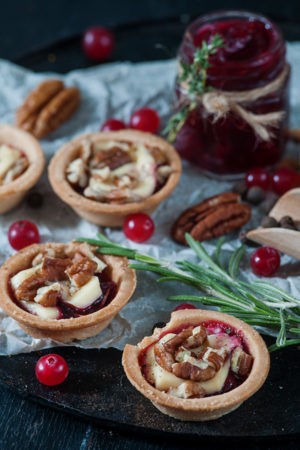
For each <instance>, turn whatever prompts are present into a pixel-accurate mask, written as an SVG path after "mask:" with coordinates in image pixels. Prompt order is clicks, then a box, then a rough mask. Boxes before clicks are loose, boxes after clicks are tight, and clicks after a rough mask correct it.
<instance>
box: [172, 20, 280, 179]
mask: <svg viewBox="0 0 300 450" xmlns="http://www.w3.org/2000/svg"><path fill="white" fill-rule="evenodd" d="M217 33H218V34H219V35H221V37H222V38H223V42H224V44H223V46H222V47H221V48H220V49H218V50H217V52H216V53H215V54H214V55H211V56H210V58H209V63H210V66H209V68H208V72H207V81H206V84H207V86H212V87H214V88H217V89H221V90H224V91H247V90H252V89H256V88H261V87H263V86H265V85H267V84H268V83H270V82H271V81H273V80H274V79H275V78H276V77H277V76H278V75H279V74H280V73H281V72H282V70H283V68H284V66H285V64H286V59H285V51H286V49H285V43H284V41H283V38H282V36H281V33H280V31H279V30H278V28H277V27H276V26H275V25H274V24H273V23H272V22H270V21H269V20H268V19H266V18H264V17H262V16H257V15H255V14H251V13H242V12H241V13H231V12H228V13H226V12H224V13H216V14H211V15H208V16H204V17H202V18H200V19H198V20H196V21H195V22H193V23H192V24H191V25H190V26H189V27H188V29H187V31H186V33H185V35H184V37H183V42H182V44H181V47H180V49H179V54H178V58H179V61H181V62H184V63H186V64H190V63H191V62H192V60H193V56H194V53H195V50H196V49H197V48H199V47H201V45H202V43H203V42H204V41H206V42H210V41H211V39H212V37H213V36H215V35H216V34H217ZM176 95H177V96H178V98H179V103H180V102H181V101H182V98H181V97H182V95H184V94H183V91H182V90H181V86H180V82H179V80H178V82H177V86H176ZM242 106H243V107H244V108H246V110H247V111H250V112H252V113H255V114H268V113H272V112H278V111H283V112H284V113H285V115H284V119H283V120H282V121H281V122H280V123H279V127H277V128H273V129H272V137H271V139H269V140H262V139H261V138H259V137H258V136H257V135H256V134H255V132H254V129H253V128H252V127H251V126H250V125H249V124H248V123H247V122H245V121H244V119H242V117H241V116H239V115H238V114H236V113H233V112H232V111H230V112H229V113H228V114H227V115H226V116H224V117H222V118H220V119H219V120H215V116H214V115H212V114H208V113H207V111H206V110H204V108H203V106H202V105H201V104H199V106H198V107H196V109H194V110H193V111H192V112H191V113H190V114H189V116H188V118H187V120H186V122H185V124H184V125H183V127H182V129H181V130H180V132H179V133H178V135H177V139H176V142H175V147H176V149H177V150H178V151H179V153H180V154H181V156H182V157H183V158H185V159H188V160H189V161H191V162H192V163H194V164H195V165H196V166H198V167H200V168H201V169H203V170H205V171H207V172H213V173H216V174H219V175H227V174H230V175H234V174H241V173H243V172H246V171H247V170H249V169H251V168H253V167H266V166H273V165H274V164H276V163H277V162H278V161H279V159H280V158H281V156H282V153H283V150H284V146H285V136H284V128H285V127H286V126H287V121H288V78H287V79H286V81H285V82H284V83H283V85H282V86H280V87H279V88H278V89H277V90H276V91H275V92H273V93H272V94H269V95H268V96H265V97H261V98H258V99H257V100H255V101H248V102H247V103H246V104H242Z"/></svg>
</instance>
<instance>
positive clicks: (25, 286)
mask: <svg viewBox="0 0 300 450" xmlns="http://www.w3.org/2000/svg"><path fill="white" fill-rule="evenodd" d="M46 281H47V278H45V276H43V275H40V274H34V275H32V276H31V277H29V278H26V280H24V281H23V283H21V284H20V286H18V287H17V289H16V290H15V292H14V294H15V297H16V299H17V300H19V301H21V300H27V301H32V300H33V299H34V297H35V296H36V293H37V290H38V289H39V288H40V287H42V286H44V284H45V282H46Z"/></svg>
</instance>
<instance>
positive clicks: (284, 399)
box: [0, 2, 300, 450]
mask: <svg viewBox="0 0 300 450" xmlns="http://www.w3.org/2000/svg"><path fill="white" fill-rule="evenodd" d="M59 3H60V4H61V2H59ZM170 3H172V8H171V9H172V13H171V12H170V13H169V14H167V15H168V19H166V18H165V17H163V16H162V15H160V17H155V19H154V17H151V16H149V17H148V16H147V14H144V16H143V17H142V21H141V17H140V14H139V13H136V14H135V13H134V14H131V13H129V15H130V20H132V23H131V25H130V24H129V23H128V18H126V20H125V19H124V21H123V23H122V20H119V21H117V22H111V21H109V20H107V18H105V17H104V19H103V21H102V23H103V24H107V25H113V28H114V32H115V33H116V40H117V48H116V51H115V53H114V55H113V61H120V60H124V59H126V60H130V61H146V60H147V61H149V60H155V59H165V58H169V57H174V56H175V54H176V48H177V46H178V43H179V41H180V39H181V36H182V32H183V30H184V28H185V26H186V21H189V20H191V19H192V18H193V17H195V16H196V15H199V14H200V13H201V12H203V11H202V6H203V2H197V8H191V6H190V5H191V3H193V4H194V2H190V3H189V6H187V4H186V2H184V4H185V6H184V11H181V12H183V13H186V12H187V13H188V14H184V15H183V16H181V17H180V16H179V15H178V12H179V11H177V10H176V8H175V9H173V2H170ZM215 3H218V2H215ZM233 3H234V2H232V4H231V5H228V6H230V7H232V6H236V5H233ZM248 3H250V2H248ZM265 3H267V2H265ZM271 3H272V5H271V6H270V10H268V8H267V6H266V7H264V8H263V7H262V5H260V9H263V10H264V12H265V13H268V14H269V15H270V16H272V18H273V19H275V20H276V21H277V22H278V23H279V24H280V26H281V27H282V28H283V33H284V36H285V37H286V39H289V40H297V39H298V40H299V39H300V27H299V24H298V21H297V14H296V13H293V14H290V15H291V17H293V19H294V22H293V21H292V20H291V17H289V15H288V13H289V12H291V11H287V14H282V13H283V11H281V7H280V13H279V12H278V11H277V12H276V8H275V7H274V4H273V2H270V4H271ZM124 5H125V4H124ZM69 6H70V4H69V3H68V7H69ZM216 6H217V5H215V4H214V5H213V6H210V5H209V6H207V8H208V9H212V8H215V7H216ZM126 7H127V3H126ZM176 7H178V2H176ZM203 7H204V6H203ZM218 7H219V6H218ZM244 7H245V8H247V7H248V8H250V5H248V4H247V5H245V6H244ZM251 7H252V3H251ZM51 8H52V4H51ZM198 8H199V10H198ZM205 8H206V7H205ZM13 9H14V10H15V8H13ZM112 9H113V10H114V9H115V8H113V7H112ZM177 9H178V8H177ZM196 9H197V11H196ZM252 9H258V6H257V5H256V6H253V7H252ZM271 12H272V13H271ZM114 14H115V12H114ZM176 14H177V15H176ZM46 15H47V24H48V25H47V26H48V28H49V30H48V34H47V33H44V36H43V38H42V39H39V38H38V39H37V38H36V36H39V37H40V35H39V34H37V32H36V31H35V30H34V35H35V38H34V39H33V41H34V42H35V44H33V41H32V43H29V42H28V43H27V49H26V45H24V46H23V45H21V46H19V42H20V37H19V34H18V37H17V40H18V42H17V43H18V45H17V46H16V47H15V51H14V52H12V51H10V54H8V55H7V56H8V57H10V56H9V55H11V58H12V59H13V60H14V62H16V63H18V64H21V65H23V66H24V67H27V68H29V69H32V70H35V71H49V70H50V71H56V72H59V73H64V72H67V71H69V70H72V69H77V68H80V67H88V66H90V65H91V63H90V62H89V61H87V60H86V59H85V58H84V56H83V54H82V52H81V48H80V41H81V38H80V34H79V31H81V30H82V29H84V28H85V27H86V26H88V25H90V24H91V20H88V19H87V18H85V19H84V20H83V21H82V23H78V24H77V26H76V27H74V24H70V26H69V25H68V24H66V28H65V27H64V29H63V32H62V34H61V36H60V39H59V41H58V42H56V41H55V39H56V38H57V37H58V36H59V35H58V34H55V38H54V39H53V38H52V37H53V36H54V34H53V29H55V24H56V20H55V21H54V22H55V23H54V22H53V23H52V22H51V17H50V19H49V14H46ZM62 16H66V15H63V14H62ZM2 17H3V19H4V20H5V22H6V21H7V19H6V16H5V15H2ZM95 17H96V15H95ZM99 17H101V19H102V17H103V15H101V14H100V15H98V16H97V20H94V19H93V21H94V22H95V23H96V22H98V23H99V22H100V21H99V19H98V18H99ZM15 19H16V16H15ZM23 19H24V17H23V15H22V14H21V15H20V20H21V21H22V23H23V22H24V20H23ZM25 19H26V18H25ZM49 20H50V21H49ZM25 25H26V20H25ZM43 27H44V28H45V25H43ZM25 28H26V30H29V29H31V28H30V27H29V28H28V26H27V27H26V26H25ZM75 28H77V29H75ZM3 30H4V28H3V27H2V31H3ZM4 31H5V30H4ZM0 34H1V33H0ZM27 35H28V32H27V31H26V36H27ZM137 35H138V36H139V39H137V38H136V37H137ZM6 36H8V34H6ZM4 37H5V36H4ZM62 38H63V39H62ZM6 40H7V38H6ZM46 41H48V43H49V42H52V44H51V45H49V46H47V47H45V42H46ZM2 42H4V41H3V40H2ZM29 44H30V45H31V48H29ZM23 47H24V48H23ZM25 49H26V51H25ZM29 50H30V51H29ZM2 56H5V53H3V52H2ZM55 350H56V351H57V352H58V353H60V354H62V355H63V356H65V357H66V359H67V360H68V363H69V365H70V369H71V372H70V376H69V379H68V380H67V381H66V382H65V383H64V384H63V385H61V386H60V387H57V388H47V387H44V386H41V385H40V384H39V383H38V382H37V381H36V379H35V376H34V365H35V362H36V360H37V359H38V357H39V356H40V355H42V354H44V353H48V352H50V351H52V350H47V351H44V352H38V353H36V352H35V353H32V354H25V355H16V356H12V357H0V399H1V401H2V416H1V413H0V422H1V420H2V422H1V423H2V425H1V428H0V429H1V433H2V434H1V435H0V448H1V449H2V448H7V449H10V448H20V443H21V442H22V449H24V450H25V449H27V448H30V450H34V449H40V448H50V447H51V448H55V449H57V450H58V449H68V448H70V449H71V448H72V450H73V449H75V448H79V447H80V449H85V448H88V449H92V448H93V449H94V448H95V449H96V448H97V449H98V448H101V449H102V448H105V449H106V450H108V449H110V448H112V449H114V450H116V449H122V450H125V449H127V448H128V449H130V450H132V449H133V448H135V449H136V448H138V449H139V450H142V449H147V450H148V449H149V450H150V449H151V450H154V449H155V450H159V449H161V448H165V449H167V448H170V449H171V448H172V450H176V449H177V448H178V449H179V448H180V449H182V448H186V443H188V446H189V448H190V449H192V448H196V447H197V448H198V447H199V444H201V445H204V446H205V449H206V450H211V449H212V448H215V447H211V445H212V446H214V443H216V442H218V441H220V440H224V439H225V440H226V442H227V443H229V441H230V448H231V449H232V450H234V449H237V448H238V449H240V448H241V447H240V445H241V443H242V448H244V449H246V448H249V447H248V446H249V445H253V447H251V448H254V447H255V449H261V448H264V450H269V449H270V450H271V449H272V450H275V448H276V449H280V450H282V448H284V449H285V450H288V449H289V450H293V449H296V448H298V447H297V444H296V441H297V438H298V437H299V433H300V425H299V422H300V421H299V413H300V411H299V386H298V384H297V382H298V379H299V376H298V372H299V351H297V349H295V348H294V349H292V348H290V349H286V350H284V351H282V352H280V353H277V354H273V355H272V369H271V373H270V376H269V378H268V380H267V382H266V384H265V386H264V387H263V389H262V390H261V391H260V392H259V393H257V394H256V395H255V396H254V397H253V398H252V399H250V400H249V401H248V402H246V403H245V404H244V405H242V406H241V407H240V408H239V409H238V410H237V411H236V412H233V413H232V414H230V415H228V416H227V417H224V418H223V419H220V420H218V421H214V422H208V423H203V424H199V423H198V424H193V423H181V422H178V421H176V420H173V419H171V418H168V417H167V416H164V415H162V414H161V413H159V412H158V411H157V410H156V409H155V408H154V407H153V406H152V405H151V403H150V402H149V401H148V400H146V399H144V398H143V397H142V396H141V395H140V394H139V393H138V392H136V391H135V389H134V388H133V387H132V386H131V385H130V384H129V382H128V381H127V379H126V377H125V375H124V373H123V371H122V368H121V352H119V351H117V350H114V349H109V350H99V351H98V350H85V351H84V350H80V349H77V348H73V347H72V348H70V347H69V348H58V349H55ZM298 383H299V382H298ZM2 388H4V389H2ZM6 388H9V389H10V390H11V393H10V392H9V391H8V390H7V389H6ZM4 391H6V393H4ZM14 393H18V394H20V395H21V396H22V397H23V398H27V399H30V400H33V401H34V402H35V403H36V405H34V404H32V403H29V402H26V401H24V400H22V399H19V398H17V397H16V396H15V395H14ZM37 403H40V404H43V405H46V406H48V407H50V408H51V409H49V408H48V409H43V408H42V406H39V405H37ZM53 409H56V410H59V411H54V410H53ZM64 412H66V413H70V414H71V415H73V418H72V416H71V415H69V416H67V415H64V414H63V413H64ZM74 416H77V417H78V419H75V417H74ZM80 419H83V420H85V421H86V422H87V423H88V422H94V423H95V424H96V425H97V424H98V425H102V426H103V429H102V428H100V427H94V426H93V425H87V426H86V428H85V426H84V424H83V423H82V422H81V421H80ZM106 430H107V431H106ZM112 430H113V431H112ZM3 433H5V434H3ZM145 435H146V436H147V443H146V441H145ZM49 437H51V445H50V444H49ZM150 437H151V439H149V438H150ZM36 438H38V439H39V440H38V441H37V440H36ZM100 441H101V444H99V442H100ZM208 441H210V442H211V444H208V443H207V442H208ZM162 442H163V444H162ZM47 443H48V444H49V446H47V445H48V444H47ZM251 443H252V444H251ZM216 445H218V444H216Z"/></svg>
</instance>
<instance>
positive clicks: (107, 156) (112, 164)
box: [91, 146, 132, 170]
mask: <svg viewBox="0 0 300 450" xmlns="http://www.w3.org/2000/svg"><path fill="white" fill-rule="evenodd" d="M130 162H132V159H131V158H130V155H129V153H128V152H125V151H124V150H122V149H121V148H119V147H117V146H115V147H112V148H110V149H109V150H100V151H97V152H96V154H95V155H94V156H93V158H92V160H91V166H92V167H95V168H97V169H101V168H103V167H109V168H110V170H114V169H117V168H118V167H121V166H123V165H124V164H127V163H130Z"/></svg>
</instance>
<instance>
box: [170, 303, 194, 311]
mask: <svg viewBox="0 0 300 450" xmlns="http://www.w3.org/2000/svg"><path fill="white" fill-rule="evenodd" d="M181 309H197V308H196V306H194V305H191V304H190V303H181V304H180V305H178V306H176V308H174V310H173V311H180V310H181Z"/></svg>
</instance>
